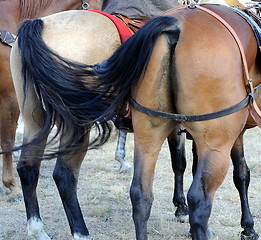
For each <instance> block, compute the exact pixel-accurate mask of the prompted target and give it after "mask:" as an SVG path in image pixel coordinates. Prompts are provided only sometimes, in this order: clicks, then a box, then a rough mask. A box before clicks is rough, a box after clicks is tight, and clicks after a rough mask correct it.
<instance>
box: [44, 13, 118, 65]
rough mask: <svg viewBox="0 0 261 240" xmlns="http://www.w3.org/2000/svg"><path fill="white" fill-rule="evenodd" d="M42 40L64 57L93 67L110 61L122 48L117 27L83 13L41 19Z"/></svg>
mask: <svg viewBox="0 0 261 240" xmlns="http://www.w3.org/2000/svg"><path fill="white" fill-rule="evenodd" d="M42 20H43V21H44V31H43V40H44V41H45V42H46V44H47V45H48V46H49V47H50V48H52V49H53V50H55V52H56V53H58V54H59V55H61V56H62V57H66V58H69V59H73V60H74V61H78V62H82V63H85V64H94V63H98V62H101V61H103V60H104V59H106V58H108V57H110V56H111V55H112V53H113V52H114V51H115V50H116V49H117V47H119V45H120V43H121V42H120V37H119V33H118V31H117V28H116V27H115V25H114V23H113V22H112V21H111V20H110V19H109V18H107V17H105V16H103V15H101V14H98V13H95V12H91V11H84V10H70V11H65V12H61V13H56V14H53V15H50V16H47V17H44V18H42Z"/></svg>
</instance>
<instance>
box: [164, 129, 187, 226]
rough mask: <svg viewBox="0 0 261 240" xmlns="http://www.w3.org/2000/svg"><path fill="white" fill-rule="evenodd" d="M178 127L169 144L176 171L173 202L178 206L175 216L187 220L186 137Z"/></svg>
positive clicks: (183, 220)
mask: <svg viewBox="0 0 261 240" xmlns="http://www.w3.org/2000/svg"><path fill="white" fill-rule="evenodd" d="M180 130H181V129H180V127H177V128H176V129H175V130H174V131H173V132H172V133H171V134H170V135H169V136H168V144H169V149H170V154H171V163H172V169H173V172H174V178H175V179H174V196H173V204H174V205H175V207H177V209H176V211H175V216H176V218H177V220H178V221H180V222H185V221H186V220H187V218H188V206H187V204H186V198H185V195H184V190H183V176H184V172H185V169H186V155H185V137H184V133H182V132H181V131H180Z"/></svg>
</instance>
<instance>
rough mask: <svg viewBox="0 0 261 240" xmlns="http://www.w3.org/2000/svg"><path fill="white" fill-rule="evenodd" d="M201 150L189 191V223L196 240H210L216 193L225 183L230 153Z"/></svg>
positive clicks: (218, 150)
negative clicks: (212, 211) (213, 203)
mask: <svg viewBox="0 0 261 240" xmlns="http://www.w3.org/2000/svg"><path fill="white" fill-rule="evenodd" d="M215 150H216V151H211V150H207V149H205V150H203V151H202V150H201V149H199V151H198V152H199V162H198V166H197V170H196V173H195V176H194V178H193V182H192V185H191V187H190V189H189V191H188V196H187V199H188V205H189V222H190V227H191V235H192V239H194V240H206V239H208V236H207V235H208V219H209V216H210V213H211V209H212V202H213V197H214V193H215V191H216V190H217V188H218V187H219V185H220V184H221V183H222V182H223V180H224V178H225V175H226V173H227V170H228V167H229V151H226V154H225V153H224V150H222V149H217V148H216V149H215Z"/></svg>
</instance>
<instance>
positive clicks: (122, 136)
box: [115, 130, 133, 173]
mask: <svg viewBox="0 0 261 240" xmlns="http://www.w3.org/2000/svg"><path fill="white" fill-rule="evenodd" d="M126 138H127V133H126V132H123V131H121V130H119V131H118V141H117V147H116V152H115V160H117V161H118V162H119V163H120V168H119V171H120V172H121V173H122V172H132V171H133V169H132V166H131V165H130V163H129V162H128V160H127V159H126V158H125V156H126Z"/></svg>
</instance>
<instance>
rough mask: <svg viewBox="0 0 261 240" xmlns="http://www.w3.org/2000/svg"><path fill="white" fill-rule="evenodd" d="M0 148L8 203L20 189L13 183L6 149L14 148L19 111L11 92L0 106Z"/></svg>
mask: <svg viewBox="0 0 261 240" xmlns="http://www.w3.org/2000/svg"><path fill="white" fill-rule="evenodd" d="M1 109H2V111H1V114H0V117H1V120H0V121H1V125H0V126H1V133H0V136H1V148H2V151H6V153H4V154H3V172H2V182H3V184H4V185H5V187H7V188H9V189H10V191H11V192H10V193H9V194H8V195H9V201H14V200H15V199H16V198H19V197H20V196H21V189H20V188H19V187H18V185H17V184H16V182H15V179H14V172H13V162H12V152H9V151H8V149H12V148H13V147H14V142H15V132H16V125H17V120H18V116H19V109H18V104H17V100H16V96H15V93H14V90H13V94H11V96H9V97H4V99H2V104H1Z"/></svg>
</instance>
